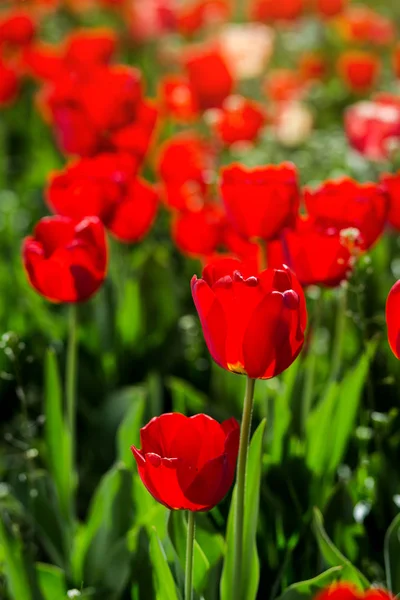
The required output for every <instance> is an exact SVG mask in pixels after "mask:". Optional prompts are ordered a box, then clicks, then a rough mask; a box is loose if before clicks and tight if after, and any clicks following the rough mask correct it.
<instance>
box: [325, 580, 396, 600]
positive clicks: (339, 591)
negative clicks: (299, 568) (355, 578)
mask: <svg viewBox="0 0 400 600" xmlns="http://www.w3.org/2000/svg"><path fill="white" fill-rule="evenodd" d="M315 600H394V596H393V595H392V594H391V593H390V592H388V591H387V590H383V589H380V588H371V589H369V590H365V591H361V590H360V589H358V588H356V587H355V585H354V584H353V583H347V582H345V581H341V582H337V583H333V584H331V585H329V586H328V587H327V588H325V589H324V590H322V591H321V592H319V594H317V595H316V596H315Z"/></svg>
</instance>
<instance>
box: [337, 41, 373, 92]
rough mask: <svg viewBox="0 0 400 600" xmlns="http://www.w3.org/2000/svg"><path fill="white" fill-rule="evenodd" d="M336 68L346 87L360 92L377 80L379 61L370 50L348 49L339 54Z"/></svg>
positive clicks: (370, 86)
mask: <svg viewBox="0 0 400 600" xmlns="http://www.w3.org/2000/svg"><path fill="white" fill-rule="evenodd" d="M337 69H338V73H339V75H340V76H341V77H342V79H343V81H344V83H345V84H346V85H347V87H348V88H349V89H350V90H351V91H353V92H355V93H361V94H362V93H364V92H367V91H368V90H370V89H371V88H372V87H373V86H374V85H375V83H376V82H377V79H378V77H379V74H380V69H381V63H380V60H379V57H378V56H376V55H375V54H373V53H372V52H366V51H364V50H363V51H361V50H353V51H351V50H348V51H346V52H344V53H343V54H342V55H341V56H340V58H339V60H338V64H337Z"/></svg>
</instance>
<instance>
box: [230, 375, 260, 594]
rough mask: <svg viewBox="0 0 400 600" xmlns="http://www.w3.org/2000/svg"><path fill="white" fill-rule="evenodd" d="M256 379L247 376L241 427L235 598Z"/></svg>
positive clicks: (238, 586)
mask: <svg viewBox="0 0 400 600" xmlns="http://www.w3.org/2000/svg"><path fill="white" fill-rule="evenodd" d="M254 386H255V379H251V378H250V377H248V378H247V382H246V393H245V397H244V405H243V416H242V424H241V428H240V443H239V455H238V464H237V475H236V510H235V536H234V538H235V544H234V570H233V573H234V575H233V576H234V582H233V583H234V585H233V590H234V598H233V600H241V598H242V595H241V594H242V557H243V529H244V508H245V491H246V470H247V454H248V449H249V442H250V428H251V417H252V412H253V401H254Z"/></svg>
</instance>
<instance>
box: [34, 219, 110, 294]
mask: <svg viewBox="0 0 400 600" xmlns="http://www.w3.org/2000/svg"><path fill="white" fill-rule="evenodd" d="M22 257H23V263H24V267H25V270H26V273H27V276H28V279H29V282H30V284H31V285H32V287H33V288H35V290H36V291H37V292H39V294H41V295H42V296H44V297H45V298H47V299H48V300H50V301H52V302H71V303H75V302H83V301H84V300H88V299H89V298H90V297H91V296H93V294H95V293H96V292H97V290H98V289H99V288H100V286H101V284H102V283H103V281H104V278H105V276H106V270H107V244H106V238H105V231H104V227H103V225H102V223H101V221H100V220H99V219H98V218H97V217H88V218H86V219H84V220H83V221H81V222H78V223H77V222H76V221H74V220H73V219H69V218H68V217H45V218H44V219H41V220H40V221H39V223H38V224H37V225H36V227H35V231H34V235H33V236H31V237H28V238H26V239H25V240H24V243H23V247H22Z"/></svg>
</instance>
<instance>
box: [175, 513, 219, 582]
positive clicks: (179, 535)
mask: <svg viewBox="0 0 400 600" xmlns="http://www.w3.org/2000/svg"><path fill="white" fill-rule="evenodd" d="M168 534H169V537H170V540H171V542H172V545H173V547H174V549H175V552H176V553H177V555H178V558H179V561H180V564H181V567H182V570H183V571H184V570H185V563H186V536H187V521H186V518H185V513H184V511H182V510H171V511H170V513H169V516H168ZM209 570H210V563H209V561H208V559H207V557H206V555H205V554H204V552H203V550H202V549H201V548H200V546H199V544H198V542H197V540H195V542H194V564H193V587H194V589H195V590H196V591H197V592H199V593H200V592H202V591H203V590H204V588H205V586H206V584H207V574H208V572H209Z"/></svg>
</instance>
